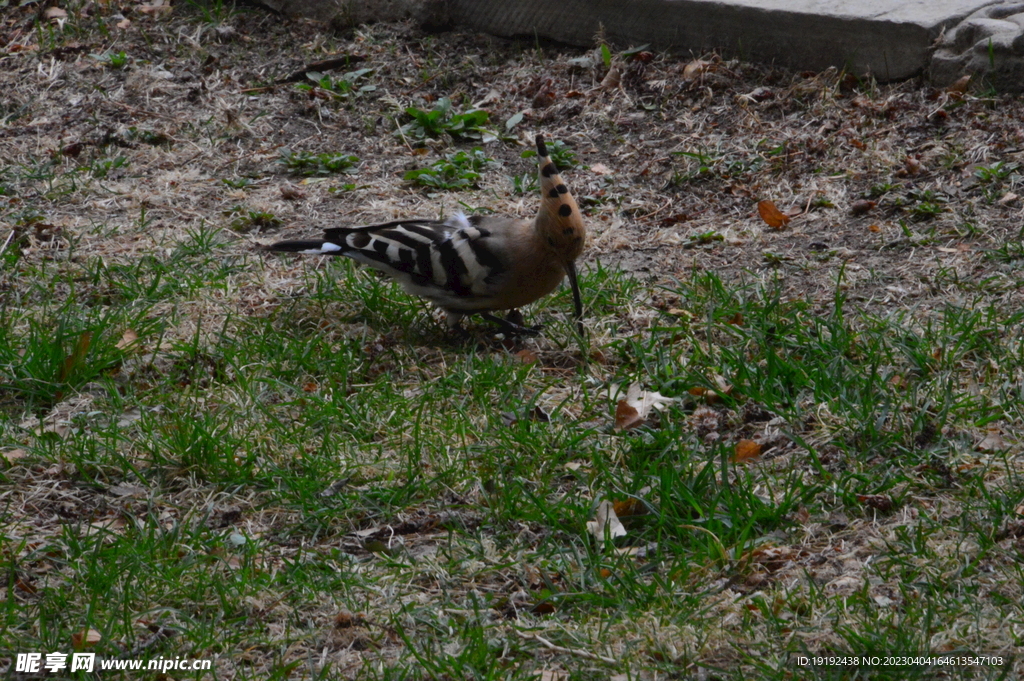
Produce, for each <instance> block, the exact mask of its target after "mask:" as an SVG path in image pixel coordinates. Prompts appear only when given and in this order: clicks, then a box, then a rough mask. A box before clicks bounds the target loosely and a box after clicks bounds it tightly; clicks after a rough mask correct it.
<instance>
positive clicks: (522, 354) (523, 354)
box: [513, 348, 540, 364]
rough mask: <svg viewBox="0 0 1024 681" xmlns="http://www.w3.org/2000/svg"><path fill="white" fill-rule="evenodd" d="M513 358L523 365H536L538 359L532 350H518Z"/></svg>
mask: <svg viewBox="0 0 1024 681" xmlns="http://www.w3.org/2000/svg"><path fill="white" fill-rule="evenodd" d="M513 357H515V358H516V359H518V360H519V361H520V362H522V363H523V364H536V363H537V361H538V360H539V359H540V358H539V357H537V353H536V352H534V351H533V350H529V349H527V348H524V349H522V350H520V351H519V352H517V353H516V354H515V355H513Z"/></svg>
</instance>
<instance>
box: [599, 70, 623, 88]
mask: <svg viewBox="0 0 1024 681" xmlns="http://www.w3.org/2000/svg"><path fill="white" fill-rule="evenodd" d="M621 83H622V72H621V71H619V67H618V66H616V65H615V64H612V67H611V68H610V69H608V73H607V74H605V77H604V79H603V80H602V81H601V89H602V90H614V89H615V88H617V87H619V85H620V84H621Z"/></svg>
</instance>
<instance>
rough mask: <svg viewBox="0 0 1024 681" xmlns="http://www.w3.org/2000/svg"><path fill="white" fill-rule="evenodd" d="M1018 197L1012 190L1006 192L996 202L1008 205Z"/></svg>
mask: <svg viewBox="0 0 1024 681" xmlns="http://www.w3.org/2000/svg"><path fill="white" fill-rule="evenodd" d="M1019 198H1020V197H1019V196H1017V195H1016V194H1014V193H1013V192H1006V193H1005V194H1003V196H1002V197H1001V198H1000V199H999V200H998V201H997V202H996V203H998V204H999V205H1000V206H1009V205H1010V204H1011V203H1013V202H1014V201H1016V200H1017V199H1019Z"/></svg>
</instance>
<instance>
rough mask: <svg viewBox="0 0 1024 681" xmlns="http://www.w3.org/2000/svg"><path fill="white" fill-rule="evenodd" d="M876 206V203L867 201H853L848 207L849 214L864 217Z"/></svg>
mask: <svg viewBox="0 0 1024 681" xmlns="http://www.w3.org/2000/svg"><path fill="white" fill-rule="evenodd" d="M877 205H878V201H868V200H867V199H861V200H860V201H854V202H853V204H852V205H851V206H850V213H851V214H852V215H864V214H865V213H867V212H868V211H870V210H871V209H872V208H874V207H875V206H877Z"/></svg>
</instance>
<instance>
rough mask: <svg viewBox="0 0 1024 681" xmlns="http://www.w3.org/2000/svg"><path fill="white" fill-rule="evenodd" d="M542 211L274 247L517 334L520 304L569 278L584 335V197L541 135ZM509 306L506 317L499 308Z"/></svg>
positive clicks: (376, 228) (400, 226)
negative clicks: (369, 270)
mask: <svg viewBox="0 0 1024 681" xmlns="http://www.w3.org/2000/svg"><path fill="white" fill-rule="evenodd" d="M537 157H538V161H539V163H540V171H539V172H540V191H541V201H540V208H539V209H538V211H537V215H536V217H534V218H533V219H526V218H514V217H502V216H492V215H471V216H469V217H466V216H465V215H463V214H462V213H457V214H456V215H453V216H452V217H450V218H448V219H447V220H443V221H441V220H423V219H411V220H394V221H392V222H385V223H382V224H379V225H366V226H362V227H332V228H330V229H325V230H324V236H323V238H322V239H314V240H311V241H279V242H277V243H275V244H270V245H267V246H263V247H262V248H263V249H265V250H268V251H282V252H291V253H305V254H313V255H344V256H347V257H349V258H352V259H353V260H357V261H359V262H361V263H364V264H366V265H369V266H370V267H374V268H376V269H378V270H380V271H382V272H384V273H385V274H387V275H389V276H390V277H392V278H393V279H396V280H398V281H399V282H400V283H401V284H402V286H403V287H404V288H405V290H406V291H408V292H409V293H411V294H413V295H417V296H421V297H423V298H426V299H427V300H429V301H430V302H432V303H434V304H435V305H436V306H437V307H439V308H441V309H442V310H444V311H445V312H447V322H448V327H449V328H450V329H454V328H456V327H457V326H458V324H459V322H460V320H461V319H462V318H463V317H465V316H467V315H472V314H478V315H480V316H482V317H483V318H484V319H487V320H488V321H491V322H494V323H496V324H499V325H500V326H501V327H502V328H503V329H505V330H506V331H509V332H513V333H526V334H531V333H536V332H537V330H538V329H539V328H540V327H524V326H522V316H521V315H520V314H519V312H518V308H520V307H522V306H523V305H528V304H529V303H532V302H534V301H535V300H537V299H539V298H542V297H543V296H546V295H547V294H549V293H551V292H552V291H554V290H555V288H556V287H557V286H558V284H559V283H560V282H561V281H562V279H563V278H564V277H565V276H566V275H568V276H569V285H570V286H571V288H572V296H573V304H574V308H575V310H574V311H575V319H576V324H577V327H578V329H579V332H580V334H581V335H582V334H583V322H582V318H583V303H582V301H581V299H580V288H579V282H578V281H577V277H576V258H578V257H579V256H580V254H581V253H582V252H583V245H584V240H585V239H586V228H585V227H584V226H583V219H582V216H581V215H580V209H579V206H578V205H576V200H575V199H573V197H572V194H571V193H569V188H568V187H566V185H565V182H563V181H562V177H561V175H560V174H559V172H558V168H557V167H555V164H554V163H552V161H551V158H550V157H549V156H548V152H547V147H546V146H545V144H544V137H543V135H537ZM499 310H508V311H509V313H508V316H507V317H506V318H505V319H501V318H499V317H495V316H494V315H493V314H491V313H492V312H497V311H499Z"/></svg>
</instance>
